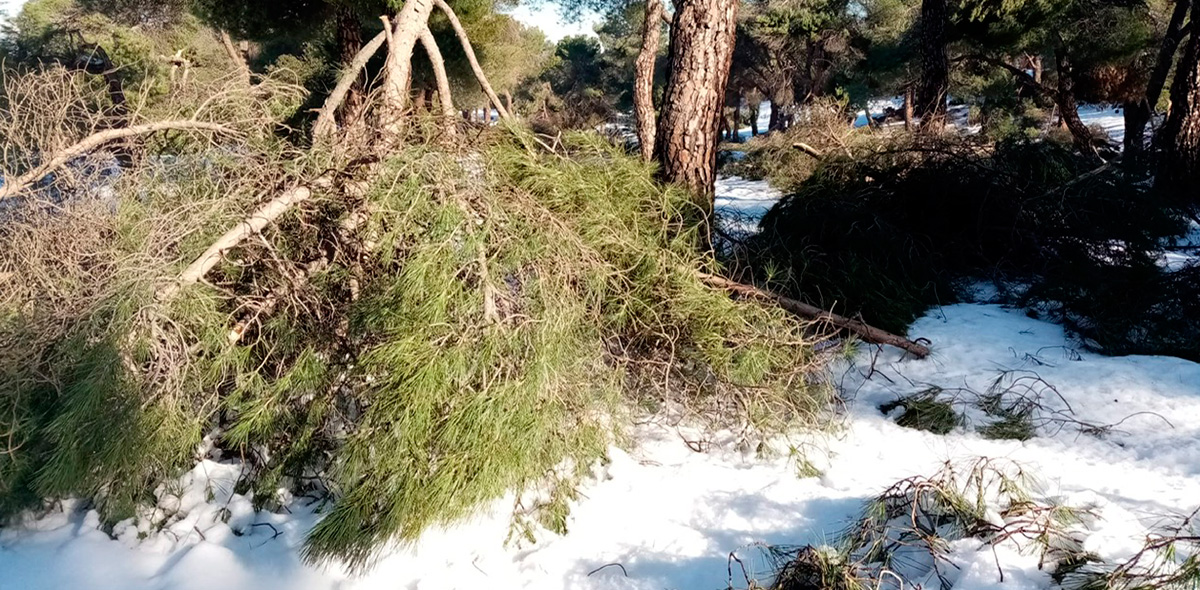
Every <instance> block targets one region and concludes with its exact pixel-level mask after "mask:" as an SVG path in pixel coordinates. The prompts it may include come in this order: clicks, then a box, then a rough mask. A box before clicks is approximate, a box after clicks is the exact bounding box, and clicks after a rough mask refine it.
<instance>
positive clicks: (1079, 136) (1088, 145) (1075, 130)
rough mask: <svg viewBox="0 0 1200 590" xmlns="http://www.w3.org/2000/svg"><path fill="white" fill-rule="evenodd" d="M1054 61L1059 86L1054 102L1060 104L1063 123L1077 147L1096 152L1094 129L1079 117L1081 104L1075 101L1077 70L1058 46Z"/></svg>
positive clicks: (1087, 152)
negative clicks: (1089, 127)
mask: <svg viewBox="0 0 1200 590" xmlns="http://www.w3.org/2000/svg"><path fill="white" fill-rule="evenodd" d="M1054 61H1055V65H1056V66H1057V69H1058V76H1057V78H1058V87H1057V88H1056V89H1055V91H1054V102H1055V104H1057V105H1058V113H1059V116H1060V117H1062V121H1063V125H1066V127H1067V130H1068V131H1070V132H1071V139H1072V140H1074V142H1075V147H1076V148H1078V149H1079V151H1081V152H1083V153H1085V154H1095V153H1096V146H1095V142H1094V141H1093V139H1094V138H1093V136H1092V130H1091V129H1088V126H1087V125H1084V124H1083V120H1082V119H1080V118H1079V104H1078V103H1076V102H1075V71H1074V69H1073V68H1072V66H1071V60H1070V58H1068V57H1067V55H1066V53H1065V52H1064V51H1063V50H1062V49H1061V48H1058V49H1056V50H1055V51H1054Z"/></svg>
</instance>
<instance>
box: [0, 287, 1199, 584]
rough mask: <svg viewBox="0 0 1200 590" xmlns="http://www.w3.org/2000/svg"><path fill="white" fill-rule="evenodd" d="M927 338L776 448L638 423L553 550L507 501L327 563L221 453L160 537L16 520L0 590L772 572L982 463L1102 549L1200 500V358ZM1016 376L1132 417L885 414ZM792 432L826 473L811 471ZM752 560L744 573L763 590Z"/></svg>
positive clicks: (1002, 325) (980, 319) (970, 579)
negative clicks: (837, 419) (946, 468)
mask: <svg viewBox="0 0 1200 590" xmlns="http://www.w3.org/2000/svg"><path fill="white" fill-rule="evenodd" d="M911 333H912V334H914V335H917V336H921V337H924V338H929V339H930V340H931V341H932V342H933V348H934V354H933V356H932V357H931V358H929V359H926V360H921V361H915V360H903V359H901V358H900V356H899V353H898V352H897V351H892V350H885V351H883V352H882V353H879V354H878V355H877V354H876V351H874V350H873V349H871V348H868V349H864V350H862V351H860V353H859V354H858V355H857V356H856V357H855V358H854V360H853V362H851V363H847V364H845V365H844V366H841V367H839V368H838V370H837V372H836V373H835V377H836V378H837V379H838V381H839V383H841V384H842V386H843V387H844V388H845V391H846V392H847V394H849V395H851V400H850V402H849V405H848V408H847V412H846V414H845V416H844V417H843V418H842V419H841V424H840V426H838V427H837V428H835V429H834V431H833V433H832V434H829V435H819V436H818V435H811V434H808V435H806V434H797V435H795V436H792V437H789V438H786V439H785V438H781V439H778V440H776V441H774V444H773V445H772V448H773V451H774V452H773V453H772V454H768V455H767V456H765V457H764V456H760V455H759V454H758V453H756V452H754V451H753V450H752V449H739V446H738V444H737V441H736V440H735V439H734V437H732V436H724V437H717V439H716V440H713V439H710V440H701V437H700V436H699V435H698V434H697V433H696V432H695V431H692V430H690V429H688V428H686V427H682V426H672V425H670V424H667V423H654V424H647V425H643V426H640V427H638V429H637V431H636V437H635V438H636V440H637V445H636V446H635V447H634V448H632V449H619V448H613V449H612V452H611V458H612V461H611V463H610V464H609V465H607V466H604V467H602V468H601V467H597V469H596V478H595V479H594V480H592V481H589V482H587V483H586V484H585V485H584V487H583V489H582V490H581V492H582V494H581V500H580V501H579V502H578V503H577V504H576V505H575V506H574V507H573V510H572V514H571V516H570V519H569V523H568V526H569V532H568V534H567V535H565V536H561V537H560V536H556V535H552V534H550V533H544V534H543V535H542V536H541V538H540V540H539V542H538V543H537V544H535V545H527V546H525V547H521V548H517V547H507V548H506V547H505V546H504V539H505V537H506V536H507V534H508V528H507V523H508V520H507V515H508V513H509V511H510V510H511V507H512V505H513V504H512V499H511V498H507V499H505V500H502V501H500V502H497V503H495V504H494V505H493V506H490V507H488V508H487V509H486V510H485V511H484V512H483V514H481V515H480V516H479V517H478V518H476V519H475V520H473V521H472V522H469V523H464V524H461V525H457V526H454V527H452V528H450V529H448V530H442V531H434V532H431V533H429V534H428V535H426V536H425V537H424V538H422V539H421V541H420V542H419V543H418V544H417V546H416V547H415V548H410V549H399V550H397V551H395V552H394V553H392V554H391V555H389V556H387V557H385V558H383V559H382V560H381V562H380V563H379V565H378V566H377V567H376V569H375V570H374V571H372V572H371V573H370V574H368V575H365V576H362V577H350V576H347V575H346V574H345V573H344V572H341V571H339V570H337V569H336V568H334V569H313V568H310V567H307V566H304V565H302V564H301V562H300V561H299V558H298V549H299V547H300V544H301V541H302V539H303V534H304V532H305V531H306V530H307V529H308V528H309V527H310V526H311V525H312V523H313V522H314V517H313V516H312V514H311V511H310V510H308V509H305V508H303V507H302V503H296V504H295V505H294V506H293V511H294V513H293V514H291V515H280V514H272V513H266V512H255V511H253V510H252V509H251V508H250V504H249V502H248V500H247V499H246V498H244V497H241V496H238V495H235V494H232V493H231V490H232V489H233V485H234V483H235V482H236V479H237V468H236V466H233V465H228V464H217V463H213V462H204V463H201V464H200V465H198V466H197V467H196V469H195V470H193V471H192V473H190V474H188V476H186V477H184V478H183V480H182V481H181V482H180V486H179V488H178V489H176V490H173V492H174V493H171V494H164V496H163V498H162V500H161V501H160V506H163V507H166V508H170V509H173V510H177V511H178V514H179V516H177V517H176V519H175V520H174V522H173V524H170V525H169V526H167V527H166V528H165V529H164V530H162V531H160V532H151V531H148V530H144V531H141V532H142V533H143V535H148V538H146V539H144V540H139V538H138V537H139V534H138V533H139V531H138V530H137V529H136V528H132V527H131V528H124V529H123V528H121V527H119V528H118V530H117V531H116V533H117V535H118V539H117V540H113V539H110V538H109V536H108V535H106V534H104V533H102V532H100V531H99V530H97V521H96V516H95V513H93V512H86V511H81V510H76V508H77V507H75V506H71V505H68V506H67V507H66V508H67V511H66V512H58V513H54V514H51V515H50V516H46V517H44V518H42V519H40V520H37V521H34V522H31V523H30V524H29V527H28V528H27V529H25V530H7V531H5V532H3V534H0V589H4V590H9V589H13V590H16V589H28V590H34V589H43V588H44V589H47V590H49V589H60V588H80V589H92V588H94V589H101V588H103V589H109V588H111V589H114V590H116V589H120V590H138V589H192V588H195V589H210V588H223V589H234V590H236V589H251V588H253V589H275V588H278V589H280V590H283V589H287V590H310V589H311V590H315V589H325V588H330V589H332V588H340V589H343V590H351V589H373V588H480V587H487V588H546V589H558V588H614V589H615V588H639V589H640V588H646V589H650V588H654V589H659V588H679V589H691V588H724V587H725V586H726V584H727V583H728V580H727V578H728V564H729V561H728V555H729V553H730V552H736V553H737V555H738V556H739V558H741V559H743V560H744V561H745V562H746V565H747V569H748V571H749V572H750V575H751V577H755V576H759V577H760V578H762V579H765V578H766V567H765V565H764V563H763V561H762V559H761V558H759V557H757V556H758V552H757V550H756V549H755V548H754V544H756V543H768V544H808V543H821V542H822V541H825V540H827V539H829V538H831V536H832V535H834V534H835V533H837V532H838V531H839V530H841V529H842V528H843V527H844V526H845V525H846V524H848V523H849V522H851V520H852V519H853V518H854V517H855V515H856V514H857V513H858V512H859V511H860V510H861V509H862V507H863V504H864V502H866V501H867V500H868V499H870V498H871V497H873V496H874V495H876V494H878V493H879V492H880V491H882V490H883V489H884V488H886V487H887V486H888V485H889V484H891V483H893V482H895V481H897V480H898V479H901V478H904V477H908V476H912V475H920V474H923V475H930V474H932V473H933V472H934V471H936V470H937V469H938V468H939V467H940V466H941V465H942V464H943V463H944V462H946V461H952V462H966V461H970V460H971V459H973V458H976V457H993V458H1003V459H1007V460H1011V461H1015V462H1018V463H1019V464H1021V465H1022V466H1024V467H1025V468H1027V469H1028V470H1029V471H1030V472H1032V473H1034V474H1036V476H1037V481H1038V482H1039V484H1040V486H1041V488H1040V490H1039V492H1040V493H1042V494H1045V495H1046V496H1047V497H1056V498H1058V500H1059V501H1061V502H1065V503H1066V504H1068V505H1074V506H1078V507H1091V508H1092V509H1093V510H1094V511H1095V512H1096V513H1097V514H1098V515H1099V518H1098V519H1097V520H1096V522H1094V523H1092V525H1091V527H1090V528H1089V530H1088V531H1087V533H1086V534H1087V540H1086V547H1087V548H1088V549H1089V550H1093V551H1095V552H1097V553H1098V554H1100V555H1101V556H1102V557H1108V558H1111V559H1120V558H1122V557H1127V556H1128V555H1129V554H1131V553H1132V552H1133V551H1136V549H1137V548H1138V547H1140V545H1141V542H1142V540H1143V537H1144V535H1145V534H1146V531H1147V530H1148V528H1149V527H1152V526H1155V525H1159V524H1163V523H1165V522H1167V521H1168V520H1170V519H1171V518H1173V517H1177V516H1178V515H1180V514H1181V513H1184V512H1186V511H1190V510H1191V509H1194V508H1195V507H1196V506H1197V505H1198V504H1200V365H1197V364H1195V363H1190V362H1186V361H1182V360H1178V359H1171V358H1154V357H1124V358H1107V357H1100V356H1096V355H1092V354H1088V353H1086V352H1080V351H1078V350H1076V349H1074V348H1073V344H1072V342H1071V341H1070V340H1069V339H1068V338H1067V337H1066V336H1065V335H1064V334H1063V331H1062V330H1061V329H1060V328H1059V327H1057V326H1055V325H1052V324H1048V323H1045V322H1041V321H1038V320H1034V319H1030V318H1028V317H1026V316H1025V315H1024V314H1023V313H1021V312H1019V311H1014V310H1006V309H1003V308H1001V307H999V306H995V305H984V304H963V305H955V306H951V307H946V308H942V309H938V310H934V311H933V312H931V313H930V314H929V315H927V316H926V317H925V318H922V319H921V320H919V321H918V322H917V323H916V324H915V325H914V326H913V327H912V330H911ZM872 365H873V367H874V372H873V374H871V371H870V367H871V366H872ZM1005 370H1015V371H1030V372H1033V373H1036V374H1037V375H1038V376H1040V378H1041V379H1044V380H1045V382H1046V383H1049V384H1052V385H1053V386H1054V387H1055V388H1056V389H1057V392H1058V393H1060V394H1061V396H1062V398H1061V400H1060V399H1059V398H1058V397H1057V395H1053V396H1049V397H1048V398H1047V399H1046V400H1044V402H1045V403H1047V404H1049V405H1050V406H1054V407H1055V408H1056V409H1059V410H1062V409H1063V408H1065V406H1066V405H1067V404H1069V405H1070V407H1071V408H1073V410H1074V412H1075V414H1074V417H1075V418H1077V419H1078V420H1080V421H1082V422H1089V423H1095V424H1106V425H1107V424H1114V423H1119V425H1118V426H1116V427H1115V428H1114V429H1113V430H1112V431H1111V432H1109V433H1108V434H1105V435H1103V436H1099V437H1097V436H1093V435H1089V434H1081V433H1080V432H1079V431H1078V429H1074V428H1071V427H1062V428H1059V427H1057V426H1056V425H1055V424H1048V425H1046V426H1044V427H1043V428H1042V429H1041V433H1040V436H1038V437H1037V438H1034V439H1032V440H1029V441H1027V442H1017V441H995V440H986V439H984V438H982V437H980V436H979V435H978V434H976V433H974V432H972V426H968V427H965V428H960V429H958V430H956V431H955V432H952V433H951V434H949V435H946V436H939V435H934V434H930V433H927V432H923V431H917V430H912V429H907V428H903V427H901V426H898V425H896V424H895V423H894V422H893V421H892V420H890V419H889V418H888V417H886V416H884V415H883V414H882V413H881V412H880V411H879V410H878V405H879V404H881V403H885V402H888V401H892V400H894V399H896V397H897V396H898V395H903V394H910V393H913V392H915V391H919V390H922V389H925V388H926V387H927V386H929V385H938V386H941V387H944V388H947V389H950V388H956V387H969V388H971V389H974V390H977V391H983V390H984V389H986V387H987V386H988V384H989V383H990V382H991V381H992V380H993V379H994V378H995V377H996V376H997V374H998V372H1000V371H1005ZM1033 373H1020V375H1025V374H1033ZM868 374H871V377H870V378H869V379H867V378H865V375H868ZM1051 398H1052V399H1051ZM791 446H796V447H798V448H801V449H803V456H804V458H805V459H806V460H807V461H809V462H811V463H812V464H813V465H814V466H815V467H816V468H817V469H818V470H819V471H820V474H819V475H815V476H811V475H810V474H807V473H802V472H799V471H798V469H797V462H796V460H795V458H794V457H792V456H790V455H789V453H788V449H789V448H790V447H791ZM697 448H698V449H701V451H702V452H697V451H696V450H694V449H697ZM954 559H955V561H956V562H957V565H958V566H959V568H960V569H959V570H957V571H956V572H955V573H953V574H952V576H953V577H954V578H955V579H956V585H955V587H956V588H959V589H961V590H982V589H991V588H1004V589H1012V590H1018V589H1042V588H1049V587H1050V585H1051V583H1050V579H1049V573H1048V572H1046V571H1042V570H1039V569H1038V567H1037V561H1038V558H1037V556H1036V555H1035V554H1022V553H1021V552H1019V551H1017V550H1016V548H1015V547H1010V546H1001V547H999V548H998V550H997V552H996V553H995V554H993V551H992V550H991V549H990V548H984V547H982V546H980V543H978V542H975V541H968V542H964V543H960V544H958V545H956V546H955V550H954ZM997 560H998V561H999V569H998V565H997ZM608 564H612V565H608ZM605 566H607V567H605ZM1001 570H1002V571H1003V572H1004V573H1003V575H1004V582H1003V583H1001V582H1000V571H1001ZM735 571H736V572H737V573H736V574H735V579H734V580H733V584H734V586H735V587H746V586H747V583H746V582H745V580H744V579H742V574H741V572H740V569H735ZM762 579H760V581H762Z"/></svg>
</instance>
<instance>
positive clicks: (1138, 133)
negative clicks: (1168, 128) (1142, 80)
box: [1123, 0, 1194, 168]
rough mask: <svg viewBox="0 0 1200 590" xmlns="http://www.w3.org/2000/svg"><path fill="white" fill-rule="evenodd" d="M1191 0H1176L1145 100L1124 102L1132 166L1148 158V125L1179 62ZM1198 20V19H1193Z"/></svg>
mask: <svg viewBox="0 0 1200 590" xmlns="http://www.w3.org/2000/svg"><path fill="white" fill-rule="evenodd" d="M1190 5H1191V1H1190V0H1175V9H1174V10H1173V11H1172V12H1171V20H1170V22H1168V23H1167V30H1166V32H1165V33H1164V34H1163V38H1162V43H1161V44H1160V45H1159V48H1158V58H1157V60H1156V61H1155V62H1154V69H1153V70H1151V71H1150V79H1149V80H1148V81H1147V83H1146V95H1145V96H1144V97H1142V99H1141V100H1138V101H1136V102H1129V103H1126V104H1125V105H1124V110H1125V142H1124V143H1125V146H1124V147H1125V149H1124V156H1123V160H1124V162H1125V164H1126V166H1128V167H1130V168H1140V167H1141V166H1142V165H1143V164H1145V160H1146V155H1145V152H1146V126H1147V125H1149V124H1150V119H1151V118H1152V117H1153V116H1154V111H1155V106H1156V105H1157V104H1158V99H1159V97H1160V96H1162V91H1163V88H1164V87H1166V85H1167V76H1168V75H1169V74H1170V72H1171V66H1172V65H1173V62H1174V61H1175V53H1176V52H1178V50H1179V44H1180V43H1181V42H1182V41H1183V37H1184V28H1183V25H1184V21H1186V20H1187V13H1188V9H1189V8H1190ZM1193 22H1194V21H1193Z"/></svg>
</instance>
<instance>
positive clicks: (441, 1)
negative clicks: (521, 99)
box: [434, 0, 512, 119]
mask: <svg viewBox="0 0 1200 590" xmlns="http://www.w3.org/2000/svg"><path fill="white" fill-rule="evenodd" d="M434 3H435V5H436V6H437V7H438V8H439V9H440V10H441V11H442V12H444V13H445V14H446V18H447V19H449V20H450V26H452V27H454V33H455V34H456V35H458V40H459V42H461V43H462V46H463V53H466V54H467V61H469V62H471V69H472V70H474V71H475V77H476V78H477V79H478V80H479V85H480V86H482V87H483V92H484V93H485V94H487V96H488V99H489V100H491V101H492V104H494V105H496V112H498V113H500V116H501V117H504V118H505V119H509V118H511V117H512V115H510V114H509V113H508V109H505V108H504V105H503V104H502V103H501V102H500V97H499V96H497V95H496V91H495V90H492V85H491V84H490V83H488V80H487V76H485V75H484V73H483V68H481V67H479V60H478V59H476V58H475V50H474V49H472V48H471V40H470V39H468V38H467V31H466V30H465V29H463V26H462V23H461V22H459V21H458V16H456V15H455V14H454V10H453V9H452V8H450V5H449V4H446V2H445V0H434Z"/></svg>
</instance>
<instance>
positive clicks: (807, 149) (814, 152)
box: [792, 141, 825, 160]
mask: <svg viewBox="0 0 1200 590" xmlns="http://www.w3.org/2000/svg"><path fill="white" fill-rule="evenodd" d="M792 147H793V148H796V149H798V150H800V151H802V152H804V153H806V154H808V155H810V156H812V157H814V158H817V159H818V160H819V159H821V158H823V157H824V156H825V154H822V153H821V150H819V149H817V148H815V147H813V146H811V145H808V144H807V143H804V142H803V141H797V142H796V143H793V144H792Z"/></svg>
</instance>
